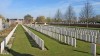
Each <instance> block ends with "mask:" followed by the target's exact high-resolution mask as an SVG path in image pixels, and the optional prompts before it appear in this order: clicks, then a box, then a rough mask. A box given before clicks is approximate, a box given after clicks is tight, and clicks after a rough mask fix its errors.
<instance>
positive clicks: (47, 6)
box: [0, 0, 100, 18]
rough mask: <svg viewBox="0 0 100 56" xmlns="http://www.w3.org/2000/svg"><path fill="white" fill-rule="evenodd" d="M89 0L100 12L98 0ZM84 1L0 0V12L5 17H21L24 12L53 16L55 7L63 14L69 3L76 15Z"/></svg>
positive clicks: (96, 10)
mask: <svg viewBox="0 0 100 56" xmlns="http://www.w3.org/2000/svg"><path fill="white" fill-rule="evenodd" d="M89 1H90V3H91V4H92V5H93V7H94V10H95V13H96V14H100V0H89ZM85 2H86V0H0V14H1V15H3V16H4V17H6V18H23V17H24V15H26V14H30V15H32V16H33V17H37V16H41V15H44V16H46V17H48V16H50V17H53V16H54V15H55V13H56V11H57V9H60V10H61V12H62V14H64V13H65V11H66V9H67V6H68V5H69V4H71V5H72V6H73V7H74V10H75V12H76V15H77V16H78V13H79V12H80V10H81V8H82V7H83V6H84V3H85Z"/></svg>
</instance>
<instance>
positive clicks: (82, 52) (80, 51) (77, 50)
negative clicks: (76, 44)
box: [74, 50, 91, 54]
mask: <svg viewBox="0 0 100 56" xmlns="http://www.w3.org/2000/svg"><path fill="white" fill-rule="evenodd" d="M74 51H76V52H81V53H87V54H91V53H89V52H84V51H80V50H74Z"/></svg>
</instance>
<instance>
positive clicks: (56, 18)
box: [55, 9, 62, 22]
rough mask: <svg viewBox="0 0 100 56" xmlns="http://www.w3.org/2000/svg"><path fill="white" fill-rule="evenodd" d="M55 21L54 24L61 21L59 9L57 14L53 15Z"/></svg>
mask: <svg viewBox="0 0 100 56" xmlns="http://www.w3.org/2000/svg"><path fill="white" fill-rule="evenodd" d="M55 20H56V22H60V21H62V13H61V11H60V10H59V9H58V10H57V13H56V15H55Z"/></svg>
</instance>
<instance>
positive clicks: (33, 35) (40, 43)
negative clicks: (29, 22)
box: [22, 25, 44, 50]
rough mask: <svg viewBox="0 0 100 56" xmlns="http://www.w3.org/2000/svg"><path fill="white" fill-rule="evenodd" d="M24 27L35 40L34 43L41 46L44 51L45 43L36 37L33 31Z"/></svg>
mask: <svg viewBox="0 0 100 56" xmlns="http://www.w3.org/2000/svg"><path fill="white" fill-rule="evenodd" d="M22 27H23V28H24V29H25V30H26V32H27V33H28V34H29V35H30V36H31V37H32V38H33V39H34V41H35V42H36V43H37V44H38V45H39V47H40V48H41V49H42V50H44V41H43V40H42V39H41V38H40V37H38V36H37V35H35V34H34V33H33V32H32V31H30V30H29V29H28V28H26V27H25V26H23V25H22Z"/></svg>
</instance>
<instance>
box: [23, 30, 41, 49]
mask: <svg viewBox="0 0 100 56" xmlns="http://www.w3.org/2000/svg"><path fill="white" fill-rule="evenodd" d="M25 34H26V36H27V39H28V41H29V42H30V44H31V46H32V47H35V48H39V46H38V44H36V42H35V41H34V40H33V39H32V37H31V36H30V35H29V34H28V33H27V32H25ZM39 49H40V48H39Z"/></svg>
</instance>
